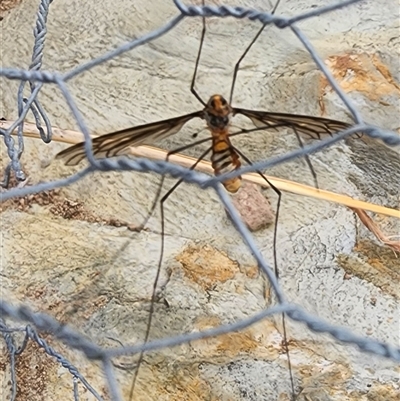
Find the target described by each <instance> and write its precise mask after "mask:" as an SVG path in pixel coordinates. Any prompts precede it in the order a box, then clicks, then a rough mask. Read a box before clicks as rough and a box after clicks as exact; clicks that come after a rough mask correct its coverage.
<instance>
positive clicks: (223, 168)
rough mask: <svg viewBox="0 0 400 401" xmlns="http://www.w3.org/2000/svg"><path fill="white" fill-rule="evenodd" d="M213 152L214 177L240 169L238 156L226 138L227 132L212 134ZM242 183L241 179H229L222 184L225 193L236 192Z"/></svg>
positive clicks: (227, 137)
mask: <svg viewBox="0 0 400 401" xmlns="http://www.w3.org/2000/svg"><path fill="white" fill-rule="evenodd" d="M212 137H213V139H212V143H213V150H212V155H211V162H212V167H213V169H214V173H215V175H220V174H225V173H229V172H231V171H234V170H237V169H238V168H240V165H241V163H240V160H239V155H238V154H237V153H236V152H235V150H234V149H233V147H232V145H231V142H230V140H229V136H228V130H222V131H220V132H213V133H212ZM241 183H242V178H241V177H235V178H231V179H229V180H226V181H224V182H223V183H222V184H223V185H224V187H225V188H226V190H227V191H229V192H231V193H233V192H236V191H237V190H238V189H239V188H240V185H241Z"/></svg>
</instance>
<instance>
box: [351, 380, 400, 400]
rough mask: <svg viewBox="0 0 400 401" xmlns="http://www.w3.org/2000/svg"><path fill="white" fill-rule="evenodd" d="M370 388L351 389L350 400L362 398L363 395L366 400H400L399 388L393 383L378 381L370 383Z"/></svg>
mask: <svg viewBox="0 0 400 401" xmlns="http://www.w3.org/2000/svg"><path fill="white" fill-rule="evenodd" d="M369 384H370V388H369V389H368V391H363V392H361V391H358V390H354V391H351V392H350V394H349V400H352V401H353V400H354V401H356V400H361V399H363V398H362V397H363V396H364V397H365V396H366V398H365V399H366V400H368V401H382V400H385V401H398V399H399V390H398V389H396V388H395V387H394V385H391V384H381V383H378V382H373V383H369Z"/></svg>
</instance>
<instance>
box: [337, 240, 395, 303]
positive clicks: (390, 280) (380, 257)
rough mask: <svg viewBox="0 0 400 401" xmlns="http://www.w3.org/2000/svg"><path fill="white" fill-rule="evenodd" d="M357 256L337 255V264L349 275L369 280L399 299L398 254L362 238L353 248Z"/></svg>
mask: <svg viewBox="0 0 400 401" xmlns="http://www.w3.org/2000/svg"><path fill="white" fill-rule="evenodd" d="M354 250H355V251H356V252H358V257H357V256H349V255H339V256H338V257H337V261H338V263H339V265H340V266H341V267H342V268H343V269H344V270H345V271H346V273H350V274H351V275H354V276H357V277H359V278H360V279H362V280H366V281H369V282H370V283H372V284H374V285H375V286H376V287H379V288H380V289H381V290H382V291H383V292H385V293H387V294H390V295H392V296H394V297H396V298H397V299H400V290H399V288H400V268H399V265H400V264H399V259H398V256H397V255H396V254H395V253H394V252H393V251H392V250H391V249H388V248H386V247H384V246H379V245H377V244H375V243H373V242H372V241H368V240H362V241H360V242H359V243H358V244H357V246H356V247H355V248H354Z"/></svg>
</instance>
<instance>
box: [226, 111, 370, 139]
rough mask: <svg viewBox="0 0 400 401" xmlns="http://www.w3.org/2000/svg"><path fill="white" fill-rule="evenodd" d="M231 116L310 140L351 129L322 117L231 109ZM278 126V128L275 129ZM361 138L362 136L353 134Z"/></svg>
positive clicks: (348, 125)
mask: <svg viewBox="0 0 400 401" xmlns="http://www.w3.org/2000/svg"><path fill="white" fill-rule="evenodd" d="M233 114H234V115H235V114H242V115H244V116H246V117H247V118H249V119H250V120H251V121H252V122H253V124H254V125H255V126H256V127H260V128H261V127H265V128H266V129H267V128H273V129H278V128H280V127H289V128H293V129H295V130H296V131H297V132H299V133H302V134H303V135H306V136H307V137H309V138H311V139H322V138H323V136H325V135H333V134H335V133H336V132H338V131H343V130H345V129H347V128H350V127H351V124H349V123H344V122H341V121H336V120H331V119H329V118H323V117H313V116H303V115H296V114H286V113H272V112H267V111H253V110H246V109H236V108H234V109H233ZM277 126H278V127H277ZM353 135H356V136H357V137H359V138H360V137H361V136H362V134H359V133H356V134H353Z"/></svg>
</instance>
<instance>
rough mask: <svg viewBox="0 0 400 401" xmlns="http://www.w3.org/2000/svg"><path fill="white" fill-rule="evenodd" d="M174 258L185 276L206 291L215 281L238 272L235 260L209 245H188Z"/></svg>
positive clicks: (223, 279) (218, 281)
mask: <svg viewBox="0 0 400 401" xmlns="http://www.w3.org/2000/svg"><path fill="white" fill-rule="evenodd" d="M176 260H177V261H178V262H180V263H181V265H182V268H183V271H184V274H185V276H186V277H187V278H188V279H189V280H191V281H193V282H195V283H197V284H198V285H200V286H201V287H202V288H203V289H204V290H206V291H207V290H210V289H212V288H213V287H214V286H215V285H216V284H217V283H224V282H225V281H227V280H230V279H232V278H233V277H234V276H235V274H237V273H238V272H239V265H238V263H237V262H235V261H233V260H231V259H229V258H228V256H227V255H226V254H224V253H223V252H221V251H219V250H218V249H215V248H213V247H212V246H210V245H205V246H203V247H200V246H189V247H188V248H186V249H185V250H184V251H183V252H181V253H180V254H179V255H178V256H177V257H176Z"/></svg>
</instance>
